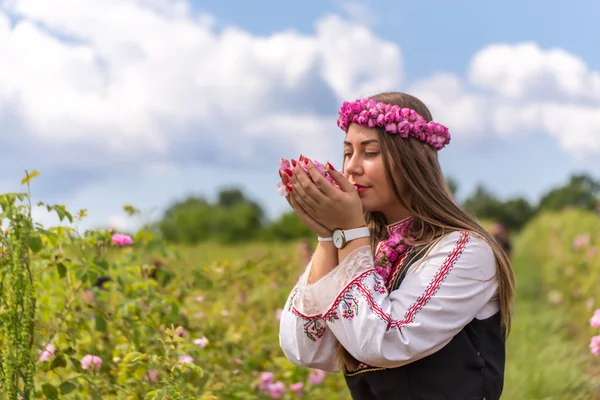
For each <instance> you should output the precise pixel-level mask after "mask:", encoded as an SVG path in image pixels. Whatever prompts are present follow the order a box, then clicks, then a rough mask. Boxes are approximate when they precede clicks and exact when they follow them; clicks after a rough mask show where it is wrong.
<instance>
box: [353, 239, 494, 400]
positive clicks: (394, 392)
mask: <svg viewBox="0 0 600 400" xmlns="http://www.w3.org/2000/svg"><path fill="white" fill-rule="evenodd" d="M418 250H421V249H414V250H412V251H411V254H409V256H408V257H407V258H406V261H404V262H402V265H399V266H396V270H397V271H398V272H397V273H396V278H395V279H391V282H390V283H389V289H390V290H395V289H397V288H398V287H399V286H400V283H401V282H402V279H403V278H404V275H405V274H406V271H407V270H408V268H409V267H410V265H411V264H413V263H414V262H415V261H418V259H419V258H420V257H421V256H422V255H423V254H425V253H426V251H418ZM504 333H505V331H504V329H503V328H502V325H501V323H500V313H499V312H498V313H496V314H495V315H493V316H491V317H490V318H487V319H485V320H477V319H473V320H472V321H471V322H470V323H469V324H467V326H465V327H464V328H463V329H462V330H461V331H460V332H459V333H458V334H457V335H456V336H454V338H453V339H452V340H451V341H450V343H448V344H447V345H446V346H445V347H443V348H442V349H441V350H439V351H437V352H436V353H434V354H432V355H430V356H428V357H425V358H422V359H420V360H418V361H415V362H412V363H410V364H407V365H404V366H402V367H398V368H389V369H388V368H378V367H372V366H369V365H366V364H364V363H361V364H360V365H359V367H358V368H357V369H356V370H353V371H349V370H347V369H344V376H345V379H346V383H347V385H348V388H349V389H350V393H351V395H352V398H353V399H354V400H396V399H398V400H482V399H485V400H498V399H499V398H500V395H501V393H502V388H503V384H504V363H505V334H504Z"/></svg>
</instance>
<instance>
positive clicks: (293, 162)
mask: <svg viewBox="0 0 600 400" xmlns="http://www.w3.org/2000/svg"><path fill="white" fill-rule="evenodd" d="M297 164H298V163H297V162H296V160H293V159H292V165H293V166H294V167H295V166H296V165H297Z"/></svg>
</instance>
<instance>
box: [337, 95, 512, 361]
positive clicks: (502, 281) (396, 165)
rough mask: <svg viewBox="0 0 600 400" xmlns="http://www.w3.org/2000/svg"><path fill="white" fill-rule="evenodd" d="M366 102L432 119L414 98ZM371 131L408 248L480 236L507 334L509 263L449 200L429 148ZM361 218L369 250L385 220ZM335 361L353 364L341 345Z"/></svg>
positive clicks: (372, 215)
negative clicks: (404, 215)
mask: <svg viewBox="0 0 600 400" xmlns="http://www.w3.org/2000/svg"><path fill="white" fill-rule="evenodd" d="M371 98H372V99H374V100H376V101H380V102H383V103H386V104H395V105H398V106H400V107H402V108H404V107H406V108H410V109H413V110H415V111H416V112H417V113H418V114H420V115H421V116H422V117H423V118H424V119H425V120H426V121H431V120H432V116H431V112H430V111H429V109H428V108H427V107H426V106H425V104H423V102H422V101H421V100H419V99H417V98H416V97H414V96H411V95H408V94H405V93H398V92H386V93H381V94H378V95H375V96H372V97H371ZM377 131H378V136H379V143H380V146H381V152H382V157H383V161H384V165H385V172H386V175H387V179H388V181H389V182H390V184H391V187H392V189H393V191H394V194H395V195H396V198H397V199H398V202H399V204H400V205H401V206H402V207H403V208H404V209H405V210H407V211H408V212H409V213H410V214H411V217H412V220H413V223H412V230H413V231H412V232H411V233H412V235H411V236H412V238H414V239H413V240H412V242H411V243H410V244H412V245H415V246H418V245H424V244H429V243H431V242H433V241H435V240H439V239H440V238H441V237H443V236H445V235H447V234H448V233H451V232H455V231H469V232H472V233H474V234H476V235H479V236H480V237H482V238H483V239H484V240H485V241H486V242H487V243H488V245H489V246H490V247H491V249H492V251H493V253H494V256H495V258H496V278H497V280H498V293H499V301H500V317H501V321H502V325H503V326H504V327H505V328H506V332H507V334H508V333H509V332H510V327H511V320H512V314H513V300H514V293H515V277H514V272H513V269H512V265H511V262H510V259H509V258H508V257H507V255H506V253H505V252H504V251H503V250H502V248H501V247H500V245H499V244H498V243H497V242H496V240H494V238H493V237H492V235H491V234H490V233H488V232H487V231H486V230H485V229H484V228H483V227H482V226H481V225H480V224H479V223H478V222H477V220H476V219H475V218H474V217H472V216H471V215H469V214H468V213H467V212H465V211H464V210H463V209H461V208H460V206H459V205H458V204H457V203H456V202H455V201H454V198H453V197H452V194H451V192H450V189H449V187H448V184H447V182H446V179H445V178H444V176H443V174H442V170H441V167H440V164H439V161H438V155H437V152H436V151H435V150H433V149H432V148H430V147H429V146H427V145H425V144H423V143H421V142H419V141H418V140H416V139H414V138H409V139H402V138H401V137H399V136H398V135H390V134H388V133H386V132H385V131H384V130H383V129H381V128H378V129H377ZM398 176H401V177H403V178H404V184H405V185H406V187H407V190H408V192H409V193H410V196H411V201H410V202H407V201H406V199H405V198H404V196H403V195H402V193H401V186H402V185H401V184H400V181H399V179H398ZM365 218H366V220H367V223H368V225H369V228H370V230H371V247H372V248H373V251H375V247H376V245H377V243H378V242H379V241H381V240H385V239H386V238H387V229H386V225H387V223H388V221H386V218H385V216H384V215H383V213H381V212H365ZM338 358H339V359H340V361H341V362H342V363H343V365H345V366H346V367H347V368H348V369H353V368H356V366H357V364H358V361H357V360H356V359H355V358H354V357H353V356H352V355H350V353H348V351H347V350H346V349H345V348H344V347H343V346H342V345H341V344H340V345H339V347H338Z"/></svg>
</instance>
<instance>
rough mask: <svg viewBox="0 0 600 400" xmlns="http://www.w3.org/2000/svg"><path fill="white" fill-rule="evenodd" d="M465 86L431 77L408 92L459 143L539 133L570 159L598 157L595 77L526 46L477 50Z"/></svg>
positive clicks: (599, 101) (577, 64)
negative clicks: (416, 97)
mask: <svg viewBox="0 0 600 400" xmlns="http://www.w3.org/2000/svg"><path fill="white" fill-rule="evenodd" d="M468 71H469V72H468V76H467V79H466V80H463V79H461V78H460V77H459V76H456V75H453V74H437V75H435V76H432V77H430V78H427V79H424V80H422V81H420V82H415V83H414V84H412V85H411V86H410V88H409V90H408V91H409V92H410V93H413V94H416V95H417V96H419V97H421V98H422V100H423V101H425V102H426V104H428V106H430V108H431V110H432V112H433V114H434V118H435V119H436V120H438V121H439V122H441V123H444V124H446V125H448V126H449V128H450V130H451V132H453V133H454V136H455V137H457V138H459V139H461V138H465V139H466V138H469V137H479V138H482V137H490V136H498V137H504V138H511V137H519V136H523V135H528V134H532V133H542V132H544V133H547V134H549V135H550V136H552V137H553V138H554V139H555V140H556V141H557V142H558V143H559V145H560V146H561V147H562V148H563V149H565V150H567V151H568V152H569V153H570V154H572V155H573V156H575V157H589V156H593V155H598V154H600V72H599V71H591V70H589V68H588V67H587V66H586V64H585V63H584V62H583V61H582V60H581V59H579V58H577V57H575V56H573V55H571V54H569V53H567V52H566V51H564V50H560V49H554V50H542V49H541V48H540V47H539V46H537V45H536V44H532V43H525V44H520V45H514V46H511V45H490V46H487V47H485V48H483V49H482V50H481V51H479V52H477V53H476V54H475V55H474V56H473V58H472V60H471V63H470V65H469V68H468Z"/></svg>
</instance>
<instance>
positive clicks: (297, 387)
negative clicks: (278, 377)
mask: <svg viewBox="0 0 600 400" xmlns="http://www.w3.org/2000/svg"><path fill="white" fill-rule="evenodd" d="M302 389H304V383H303V382H298V383H293V384H291V385H290V390H291V391H292V392H294V393H295V394H296V396H298V397H302Z"/></svg>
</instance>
